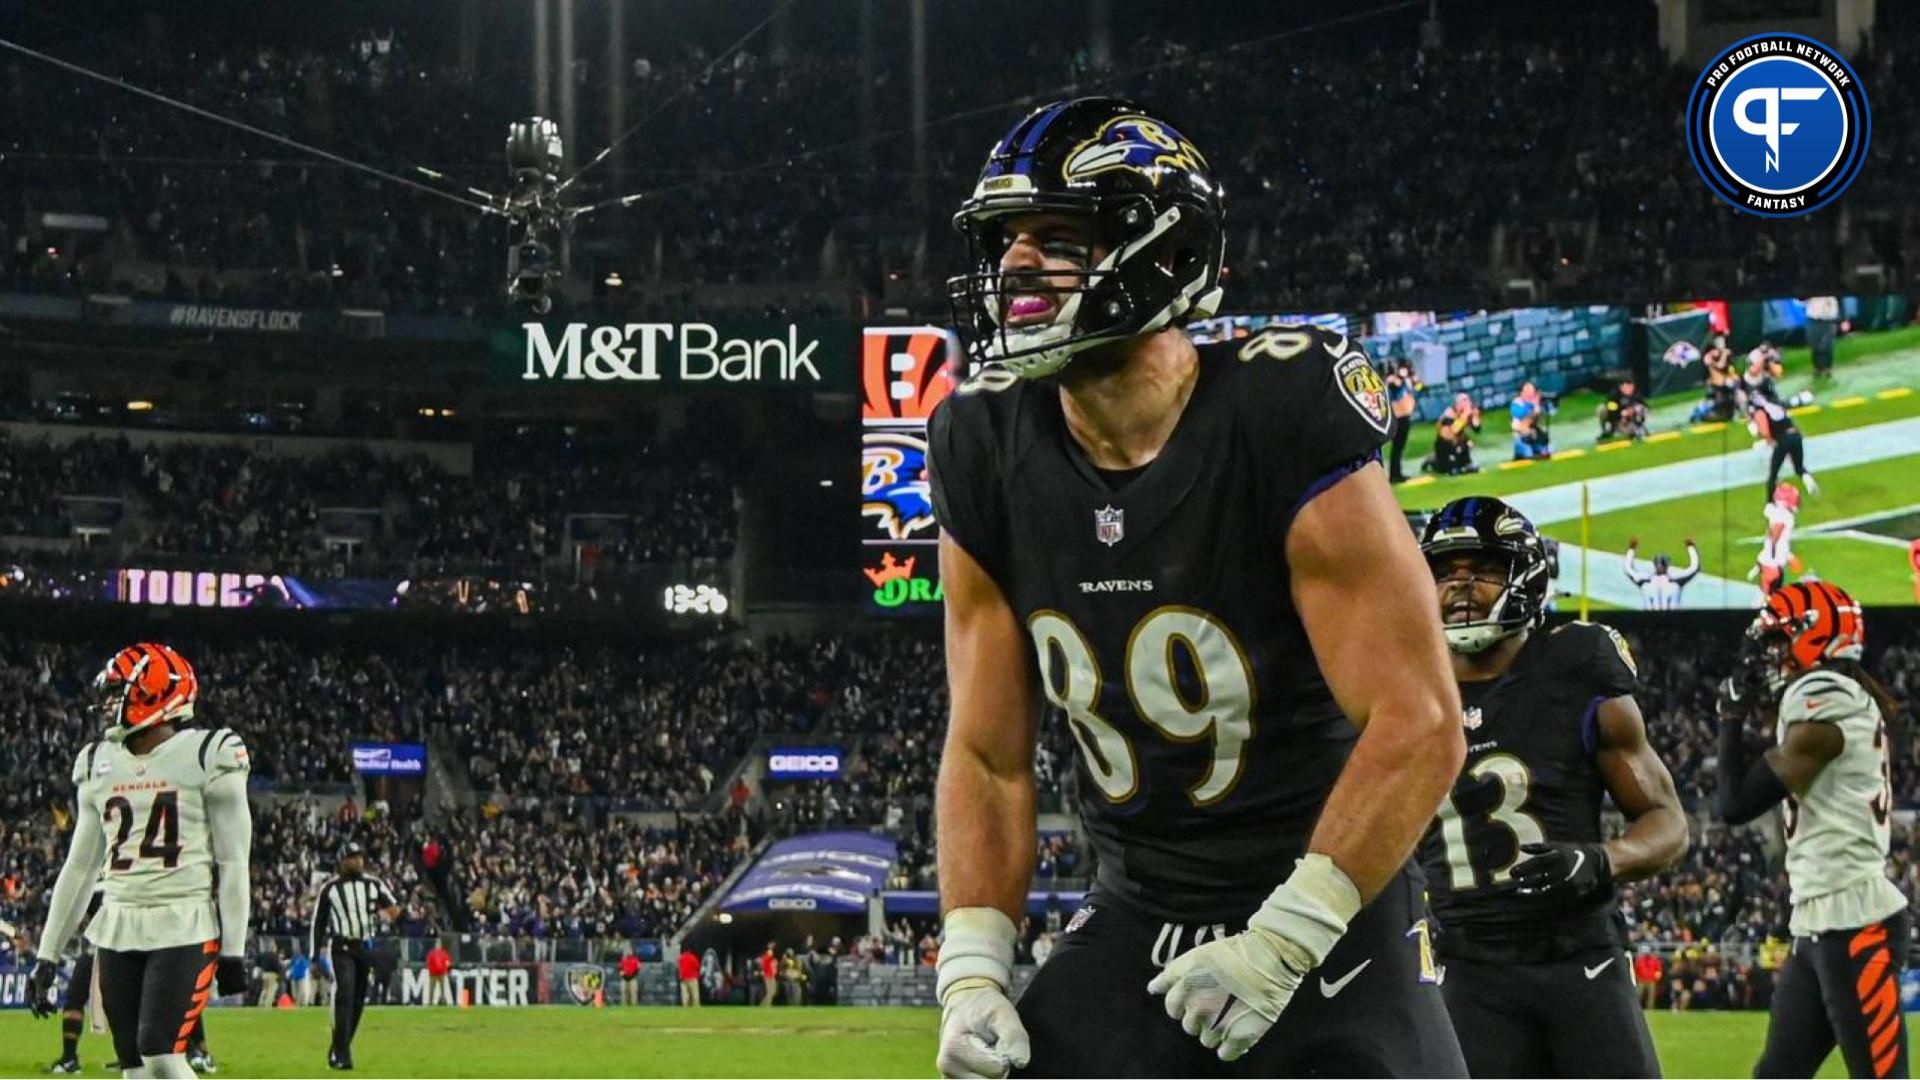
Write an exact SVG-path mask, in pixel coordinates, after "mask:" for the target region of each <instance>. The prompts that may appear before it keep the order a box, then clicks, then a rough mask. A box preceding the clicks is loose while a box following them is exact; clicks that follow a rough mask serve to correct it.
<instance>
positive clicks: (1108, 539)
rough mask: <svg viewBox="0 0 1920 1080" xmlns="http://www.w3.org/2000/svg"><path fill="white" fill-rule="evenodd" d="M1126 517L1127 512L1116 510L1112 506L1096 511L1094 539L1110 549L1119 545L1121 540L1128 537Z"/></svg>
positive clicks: (1094, 514)
mask: <svg viewBox="0 0 1920 1080" xmlns="http://www.w3.org/2000/svg"><path fill="white" fill-rule="evenodd" d="M1126 517H1127V512H1126V511H1125V510H1116V509H1114V508H1113V507H1111V506H1108V507H1104V508H1102V509H1099V510H1095V511H1094V512H1093V537H1094V539H1096V540H1098V541H1100V542H1101V543H1103V544H1105V545H1107V546H1108V547H1112V546H1113V545H1115V544H1117V543H1119V542H1120V538H1121V537H1123V536H1125V535H1127V525H1126Z"/></svg>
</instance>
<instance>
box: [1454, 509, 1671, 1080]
mask: <svg viewBox="0 0 1920 1080" xmlns="http://www.w3.org/2000/svg"><path fill="white" fill-rule="evenodd" d="M1420 547H1421V550H1422V551H1424V552H1425V554H1426V556H1427V561H1428V564H1429V565H1430V566H1431V567H1432V569H1433V578H1434V585H1435V587H1436V589H1437V590H1438V592H1439V598H1438V599H1439V609H1440V614H1441V618H1442V619H1444V620H1445V623H1446V635H1447V644H1448V646H1449V647H1450V648H1451V649H1452V650H1453V672H1454V675H1455V677H1456V678H1458V679H1459V681H1460V701H1461V704H1462V706H1463V711H1462V712H1461V715H1460V725H1461V727H1462V728H1464V729H1465V730H1466V737H1467V761H1466V765H1465V766H1464V767H1463V768H1462V769H1461V771H1460V777H1459V779H1458V780H1457V781H1456V782H1455V784H1454V787H1453V794H1452V795H1451V796H1450V797H1449V798H1448V799H1447V801H1446V802H1445V803H1443V804H1442V805H1441V807H1440V816H1439V818H1438V819H1437V820H1436V821H1435V822H1434V824H1433V827H1432V828H1431V829H1430V830H1428V832H1427V837H1426V839H1425V840H1424V841H1423V842H1422V843H1421V846H1420V858H1421V863H1422V865H1423V866H1424V867H1425V868H1426V872H1427V887H1428V889H1429V890H1431V893H1432V897H1433V912H1434V917H1435V918H1436V919H1437V920H1438V922H1439V926H1438V928H1437V933H1436V940H1435V947H1436V949H1437V950H1438V952H1439V956H1440V961H1441V963H1442V964H1443V965H1444V967H1445V969H1446V981H1445V983H1444V988H1445V990H1446V996H1447V1011H1448V1012H1449V1013H1450V1014H1451V1015H1452V1017H1453V1026H1454V1030H1455V1031H1457V1032H1458V1033H1459V1035H1460V1048H1461V1049H1462V1050H1463V1051H1464V1052H1465V1053H1466V1058H1467V1069H1468V1071H1469V1072H1470V1073H1472V1075H1474V1076H1475V1077H1498V1076H1528V1077H1535V1076H1658V1075H1659V1074H1660V1062H1659V1060H1658V1059H1657V1058H1656V1057H1655V1056H1654V1050H1653V1039H1652V1037H1651V1036H1650V1035H1649V1033H1648V1031H1647V1024H1646V1020H1645V1019H1644V1018H1643V1017H1642V1015H1641V1012H1640V1002H1639V1000H1638V999H1637V997H1636V996H1635V993H1634V985H1633V961H1632V959H1631V957H1628V956H1626V955H1625V953H1624V950H1625V948H1626V943H1627V940H1626V928H1625V926H1624V924H1623V922H1622V919H1621V917H1620V914H1619V911H1618V898H1617V896H1616V895H1615V892H1614V882H1616V881H1631V880H1634V879H1636V878H1643V877H1647V876H1649V875H1651V874H1654V873H1656V872H1658V871H1659V870H1661V869H1664V868H1665V867H1668V866H1671V865H1672V864H1673V863H1674V862H1675V861H1676V860H1678V859H1679V858H1680V856H1681V855H1682V854H1684V853H1685V852H1686V849H1687V819H1686V815H1685V813H1684V811H1683V810H1682V809H1681V807H1680V800H1679V797H1678V796H1677V795H1676V794H1675V793H1674V788H1673V778H1672V776H1671V775H1669V774H1668V772H1667V767H1666V766H1665V765H1664V764H1662V763H1661V761H1660V758H1659V756H1658V755H1656V754H1655V753H1654V751H1653V748H1652V747H1651V746H1650V745H1649V744H1648V742H1647V727H1646V722H1645V721H1644V720H1643V719H1642V718H1641V716H1640V707H1639V706H1638V705H1637V704H1635V703H1634V699H1633V690H1634V682H1635V677H1636V674H1637V672H1636V667H1635V663H1634V659H1633V652H1632V650H1631V649H1630V648H1629V647H1628V646H1627V642H1626V639H1624V638H1622V637H1621V636H1620V635H1619V634H1618V633H1617V632H1615V631H1614V630H1613V629H1612V628H1610V627H1605V626H1596V625H1594V624H1592V623H1583V622H1574V623H1567V624H1564V625H1561V626H1557V627H1555V628H1553V629H1552V630H1550V631H1549V630H1545V629H1543V628H1542V625H1541V624H1542V617H1543V615H1544V613H1545V608H1546V600H1547V590H1548V588H1549V587H1550V582H1549V580H1548V567H1547V557H1546V551H1545V549H1544V547H1543V545H1542V541H1541V539H1540V535H1539V534H1538V533H1537V532H1535V531H1534V527H1533V524H1532V522H1529V521H1528V520H1527V519H1526V517H1525V516H1524V515H1522V514H1521V513H1520V512H1519V511H1518V510H1515V509H1514V508H1513V507H1511V506H1508V505H1507V504H1506V503H1504V502H1502V501H1500V500H1499V499H1491V498H1485V497H1480V498H1467V499H1457V500H1455V501H1454V502H1451V503H1448V504H1447V505H1446V506H1445V507H1443V508H1442V509H1441V510H1440V512H1439V513H1437V514H1435V515H1434V516H1433V517H1432V518H1431V519H1429V520H1428V522H1427V526H1426V531H1425V533H1424V535H1423V536H1422V537H1421V542H1420ZM1609 796H1610V797H1611V798H1612V800H1613V804H1614V806H1616V807H1617V808H1618V809H1619V811H1620V813H1621V814H1622V815H1624V816H1625V817H1626V819H1627V823H1628V824H1627V831H1626V833H1625V835H1622V836H1618V837H1615V838H1613V839H1611V840H1609V839H1606V838H1605V834H1604V833H1603V832H1602V831H1601V825H1600V810H1601V803H1602V800H1604V799H1606V798H1608V797H1609Z"/></svg>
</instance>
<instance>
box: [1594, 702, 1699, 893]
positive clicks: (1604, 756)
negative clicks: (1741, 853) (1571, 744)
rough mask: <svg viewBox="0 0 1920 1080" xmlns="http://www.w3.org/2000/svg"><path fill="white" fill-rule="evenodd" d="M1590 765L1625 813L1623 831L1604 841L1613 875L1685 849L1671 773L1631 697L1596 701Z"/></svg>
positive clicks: (1652, 867)
mask: <svg viewBox="0 0 1920 1080" xmlns="http://www.w3.org/2000/svg"><path fill="white" fill-rule="evenodd" d="M1596 719H1597V724H1598V727H1599V740H1598V749H1597V750H1596V752H1595V753H1594V766H1595V767H1596V768H1598V769H1599V770H1600V778H1601V780H1602V781H1603V782H1604V783H1605V784H1606V786H1607V793H1608V794H1609V795H1611V796H1613V804H1614V805H1615V806H1617V807H1619V808H1620V813H1621V814H1623V815H1625V816H1626V819H1627V831H1626V833H1625V835H1622V836H1619V837H1616V838H1615V839H1612V840H1609V841H1607V843H1606V848H1607V862H1608V864H1609V865H1610V866H1611V867H1612V868H1613V877H1614V879H1615V880H1618V881H1634V880H1637V879H1640V878H1644V877H1649V876H1651V875H1653V874H1655V873H1658V872H1659V871H1661V870H1663V869H1665V868H1666V867H1669V866H1672V865H1673V864H1674V863H1675V862H1677V861H1679V859H1680V856H1682V855H1684V854H1686V852H1687V842H1688V840H1687V815H1686V811H1684V810H1682V809H1681V808H1680V795H1679V793H1678V792H1677V791H1675V790H1674V787H1673V775H1672V774H1671V773H1669V772H1668V771H1667V766H1666V763H1665V762H1663V761H1661V760H1660V755H1659V754H1656V753H1654V750H1653V746H1652V744H1651V743H1649V742H1648V741H1647V722H1646V719H1645V718H1644V717H1642V716H1641V715H1640V705H1639V703H1638V702H1636V701H1634V699H1633V698H1631V697H1616V698H1609V699H1607V700H1606V701H1603V702H1601V703H1600V707H1599V713H1598V716H1597V718H1596Z"/></svg>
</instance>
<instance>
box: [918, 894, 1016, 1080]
mask: <svg viewBox="0 0 1920 1080" xmlns="http://www.w3.org/2000/svg"><path fill="white" fill-rule="evenodd" d="M1016 936H1017V932H1016V931H1015V930H1014V928H1013V920H1011V919H1009V918H1007V916H1006V915H1005V913H1003V912H1001V911H999V910H998V909H995V908H984V907H974V908H956V909H955V910H953V911H950V912H948V913H947V918H946V923H945V929H944V934H943V937H942V938H941V942H940V962H939V967H938V972H939V974H938V982H937V984H936V985H937V987H938V993H939V997H940V1056H939V1057H938V1059H936V1061H935V1064H936V1066H937V1067H938V1068H939V1070H940V1075H941V1076H946V1077H956V1078H958V1077H968V1078H982V1080H989V1078H990V1080H999V1078H1000V1077H1003V1076H1006V1075H1007V1073H1008V1072H1009V1071H1011V1070H1012V1069H1013V1068H1015V1067H1024V1066H1025V1065H1026V1064H1027V1060H1028V1057H1029V1056H1030V1054H1031V1051H1032V1047H1031V1044H1030V1043H1029V1042H1028V1039H1027V1029H1026V1026H1025V1025H1024V1024H1022V1023H1021V1022H1020V1013H1019V1012H1018V1011H1016V1010H1015V1009H1014V1007H1013V1002H1012V1001H1010V1000H1008V998H1007V989H1008V987H1010V986H1011V985H1012V984H1013V943H1014V939H1015V937H1016Z"/></svg>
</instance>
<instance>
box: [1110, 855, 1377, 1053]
mask: <svg viewBox="0 0 1920 1080" xmlns="http://www.w3.org/2000/svg"><path fill="white" fill-rule="evenodd" d="M1359 912H1360V890H1358V889H1356V888H1354V885H1353V882H1352V881H1351V880H1349V879H1348V877H1347V875H1346V874H1345V873H1344V872H1342V871H1341V869H1340V868H1339V867H1337V866H1335V865H1334V864H1333V860H1332V859H1329V858H1327V857H1326V856H1325V855H1319V854H1310V855H1308V856H1306V857H1305V858H1303V859H1301V860H1300V861H1299V862H1297V863H1295V864H1294V868H1293V876H1292V877H1289V878H1288V879H1287V880H1286V881H1285V882H1283V883H1282V884H1281V885H1280V887H1279V888H1277V889H1275V890H1273V894H1272V895H1271V896H1269V897H1267V900H1266V903H1264V904H1261V905H1260V910H1259V911H1257V912H1255V913H1254V915H1253V918H1251V919H1249V920H1247V928H1246V930H1244V931H1242V932H1241V933H1238V934H1231V935H1229V936H1227V937H1224V938H1220V939H1218V940H1215V941H1209V942H1207V943H1206V944H1205V945H1201V946H1198V947H1196V948H1194V949H1192V950H1189V951H1188V952H1186V953H1185V954H1183V955H1181V956H1179V957H1177V958H1176V959H1175V960H1174V961H1173V962H1172V963H1170V964H1168V965H1167V966H1166V967H1164V968H1162V969H1161V971H1160V974H1158V975H1156V976H1154V977H1153V981H1152V982H1149V983H1148V984H1147V992H1148V993H1150V994H1165V995H1167V1015H1168V1016H1170V1017H1172V1018H1173V1019H1174V1020H1177V1021H1179V1023H1180V1027H1181V1028H1182V1030H1184V1031H1186V1033H1187V1034H1189V1035H1193V1036H1197V1037H1198V1038H1199V1040H1200V1045H1202V1046H1204V1047H1206V1048H1207V1049H1209V1050H1214V1051H1216V1052H1217V1053H1218V1054H1219V1055H1220V1060H1221V1061H1236V1060H1238V1059H1239V1058H1240V1057H1241V1056H1242V1055H1244V1054H1245V1053H1246V1052H1247V1051H1248V1050H1250V1049H1252V1048H1253V1044H1254V1043H1257V1042H1259V1041H1260V1037H1261V1036H1262V1035H1265V1034H1266V1033H1267V1029H1268V1028H1270V1027H1272V1026H1273V1024H1274V1021H1276V1020H1278V1019H1280V1013H1281V1011H1282V1010H1284V1009H1285V1008H1286V1007H1287V1003H1288V1002H1290V1001H1292V1000H1293V992H1294V991H1295V990H1298V989H1299V988H1300V983H1301V981H1302V980H1304V979H1305V978H1306V977H1307V973H1308V972H1310V971H1312V970H1313V969H1314V968H1317V967H1319V966H1320V962H1321V961H1323V960H1325V959H1326V958H1327V954H1328V953H1329V952H1332V951H1333V946H1334V944H1335V943H1336V942H1338V941H1339V940H1340V935H1342V934H1344V933H1346V932H1347V923H1348V922H1350V921H1351V920H1352V919H1353V917H1354V916H1355V915H1357V914H1359Z"/></svg>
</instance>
